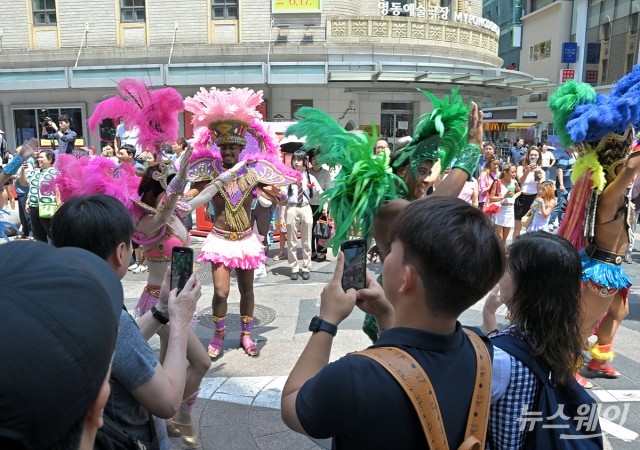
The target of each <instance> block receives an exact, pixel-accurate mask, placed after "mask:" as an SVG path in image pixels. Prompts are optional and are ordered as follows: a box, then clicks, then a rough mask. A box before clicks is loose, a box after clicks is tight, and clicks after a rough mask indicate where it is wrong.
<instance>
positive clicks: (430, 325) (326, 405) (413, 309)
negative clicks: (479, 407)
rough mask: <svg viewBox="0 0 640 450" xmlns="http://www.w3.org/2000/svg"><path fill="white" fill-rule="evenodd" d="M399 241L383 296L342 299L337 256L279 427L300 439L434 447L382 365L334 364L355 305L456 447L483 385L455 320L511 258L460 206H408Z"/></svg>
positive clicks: (358, 294)
mask: <svg viewBox="0 0 640 450" xmlns="http://www.w3.org/2000/svg"><path fill="white" fill-rule="evenodd" d="M474 165H475V164H474ZM445 181H446V180H445ZM392 236H393V237H392V244H391V251H390V253H389V254H388V255H387V256H386V258H385V261H384V264H383V266H382V281H383V286H384V287H381V286H380V285H379V284H378V283H377V282H376V281H375V280H374V279H373V277H371V276H368V277H367V285H366V288H365V289H361V290H358V291H356V290H354V289H348V290H347V291H345V290H344V289H343V286H342V278H343V273H344V270H345V255H344V254H343V253H339V255H338V259H337V263H336V269H335V272H334V274H333V278H332V279H331V281H330V282H329V283H328V284H327V286H325V288H324V289H323V291H322V294H321V296H320V314H319V316H316V317H314V318H313V319H312V321H311V324H310V328H309V330H310V331H311V332H312V334H311V337H310V338H309V342H308V344H307V346H306V347H305V349H304V350H303V352H302V354H301V355H300V358H299V359H298V361H297V363H296V365H295V366H294V368H293V370H292V371H291V373H290V375H289V377H288V379H287V381H286V383H285V385H284V388H283V391H282V400H281V414H282V419H283V421H284V423H285V424H286V425H287V426H288V427H289V428H291V429H292V430H294V431H297V432H298V433H302V434H305V435H308V436H311V437H315V438H320V437H323V438H325V437H329V436H331V437H333V440H334V442H333V444H334V447H335V448H338V449H341V448H397V447H398V436H402V448H407V449H414V448H416V449H417V448H427V441H426V438H425V435H424V432H423V430H422V427H421V426H420V422H419V419H418V415H417V414H416V411H415V409H414V406H413V404H412V403H411V401H410V400H409V398H408V397H407V396H406V395H405V394H404V391H403V390H402V388H401V387H400V385H399V384H398V383H397V382H396V380H395V379H394V378H393V377H392V376H391V375H390V374H389V373H388V372H387V371H386V370H385V369H383V368H382V366H380V365H379V364H378V363H377V362H375V361H373V360H370V359H369V358H364V357H362V356H359V355H357V354H348V355H346V356H343V357H342V358H340V359H338V360H337V361H334V362H331V363H330V362H329V358H330V354H331V349H332V346H333V341H334V336H335V335H336V333H338V332H340V331H339V330H338V326H339V325H340V323H341V322H342V321H343V320H345V319H346V318H347V317H348V316H349V315H350V314H351V312H352V311H353V308H354V307H356V306H357V307H358V308H360V309H361V310H362V311H365V312H367V313H369V314H372V315H374V316H375V317H376V319H377V321H378V325H379V327H380V330H381V334H380V338H379V340H378V342H376V344H374V346H375V347H384V346H393V347H400V348H402V349H403V350H405V351H406V352H408V353H409V354H410V355H411V356H413V357H414V358H415V359H416V360H417V362H418V363H419V364H420V366H421V367H422V368H423V369H424V371H425V372H426V374H427V376H428V377H429V379H430V381H431V384H432V385H433V387H434V391H435V396H436V398H437V399H438V402H439V404H440V407H441V413H442V419H443V422H444V425H445V427H444V428H445V432H446V440H447V441H448V443H449V448H458V447H459V446H460V445H461V444H462V441H463V439H464V434H465V427H466V422H467V415H468V411H469V409H470V405H471V400H472V390H473V386H474V384H475V377H476V357H475V355H474V350H473V346H472V344H471V340H470V338H469V337H468V336H467V334H466V333H465V332H464V331H463V329H462V326H461V324H460V322H459V321H458V317H459V315H460V314H462V312H463V311H465V310H466V309H467V308H469V307H471V306H472V305H473V304H474V303H475V302H477V301H478V300H480V299H481V298H482V297H483V296H484V295H485V294H486V293H487V292H488V291H489V290H490V289H491V288H492V287H493V286H494V285H495V284H496V283H497V282H498V280H499V279H500V278H501V276H502V274H503V272H504V267H505V260H504V251H503V249H502V245H501V243H500V241H499V239H498V238H497V236H496V234H495V232H494V230H493V227H492V225H491V223H490V222H489V221H488V220H487V218H486V217H485V215H484V213H483V212H482V211H480V210H479V209H477V208H474V207H473V206H471V205H469V204H467V203H465V202H464V201H462V200H460V199H457V198H448V197H429V198H426V199H423V200H416V201H414V202H411V203H409V204H408V205H407V206H406V208H404V210H403V211H402V212H401V213H400V215H399V216H398V217H397V219H396V221H395V222H394V226H393V231H392ZM462 243H464V244H462ZM460 274H464V276H461V275H460ZM473 332H476V333H477V334H478V335H480V334H481V332H480V331H479V330H478V331H475V330H474V331H473ZM445 404H446V405H452V406H451V408H447V409H445V408H444V405H445ZM481 448H484V443H482V444H481Z"/></svg>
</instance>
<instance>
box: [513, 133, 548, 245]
mask: <svg viewBox="0 0 640 450" xmlns="http://www.w3.org/2000/svg"><path fill="white" fill-rule="evenodd" d="M516 179H517V181H518V183H519V186H520V192H521V194H520V195H519V196H518V198H517V200H516V202H515V204H514V210H513V216H514V222H513V227H514V229H513V239H515V238H517V237H518V236H520V232H521V231H522V218H523V217H524V215H525V214H526V213H527V212H529V209H530V208H531V204H532V203H533V201H534V200H535V198H536V196H537V195H538V186H539V185H540V183H543V182H544V181H545V179H546V175H545V172H544V170H542V167H541V166H540V151H539V150H538V147H536V146H535V145H534V146H531V148H530V149H529V150H527V153H526V154H525V157H524V162H523V164H522V165H521V166H518V169H517V171H516Z"/></svg>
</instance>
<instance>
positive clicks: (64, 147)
mask: <svg viewBox="0 0 640 450" xmlns="http://www.w3.org/2000/svg"><path fill="white" fill-rule="evenodd" d="M58 123H59V124H60V128H58V126H57V125H56V123H55V122H54V121H53V120H52V121H51V122H49V123H45V124H44V125H43V126H42V134H43V135H46V136H47V139H56V140H57V141H58V146H59V147H58V154H62V153H73V149H74V147H75V143H76V137H77V134H76V132H75V131H73V130H72V129H70V128H69V127H70V126H71V118H70V117H69V116H68V115H67V114H62V115H61V116H60V117H59V118H58ZM47 128H53V130H54V131H55V133H47Z"/></svg>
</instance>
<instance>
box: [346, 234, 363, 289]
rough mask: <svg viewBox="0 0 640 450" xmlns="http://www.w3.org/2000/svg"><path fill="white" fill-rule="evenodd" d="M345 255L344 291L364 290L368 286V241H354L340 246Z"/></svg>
mask: <svg viewBox="0 0 640 450" xmlns="http://www.w3.org/2000/svg"><path fill="white" fill-rule="evenodd" d="M340 250H342V253H344V270H343V272H342V289H344V290H345V291H346V290H347V289H355V290H359V289H364V288H365V287H366V284H367V241H366V240H364V239H352V240H350V241H344V242H343V243H342V245H341V246H340Z"/></svg>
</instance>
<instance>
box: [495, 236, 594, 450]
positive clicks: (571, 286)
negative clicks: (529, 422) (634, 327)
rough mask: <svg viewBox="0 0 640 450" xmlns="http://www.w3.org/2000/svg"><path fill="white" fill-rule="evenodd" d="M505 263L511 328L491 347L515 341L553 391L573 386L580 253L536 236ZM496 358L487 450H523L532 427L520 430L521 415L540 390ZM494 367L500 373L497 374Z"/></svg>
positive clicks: (530, 377) (503, 289) (519, 368)
mask: <svg viewBox="0 0 640 450" xmlns="http://www.w3.org/2000/svg"><path fill="white" fill-rule="evenodd" d="M508 258H509V261H508V266H507V271H506V272H505V274H504V276H503V277H502V279H501V280H500V283H499V284H500V296H501V297H502V301H503V302H504V303H505V304H506V305H507V307H508V309H509V313H510V315H511V323H512V325H511V326H510V327H509V328H507V329H506V330H505V331H503V332H502V333H499V334H498V335H497V336H495V337H494V339H495V341H494V346H498V347H499V345H500V344H499V342H500V336H504V335H511V336H516V337H517V338H519V339H521V340H522V341H524V342H525V343H526V344H527V345H528V346H529V347H530V350H531V355H533V356H534V357H539V358H540V359H541V360H543V361H544V363H546V365H548V366H549V369H550V372H551V377H552V381H553V383H554V385H555V386H568V385H569V384H570V383H574V384H575V379H574V373H575V370H576V367H579V364H581V363H582V347H583V346H582V338H581V336H580V324H581V320H582V313H581V310H580V280H581V277H582V265H581V262H580V256H579V255H578V252H577V251H576V250H575V249H574V248H573V246H572V245H571V244H570V243H569V241H567V240H566V239H564V238H562V237H559V236H556V235H552V234H549V233H545V232H543V231H536V232H533V233H527V234H525V235H522V236H520V237H519V238H518V239H516V240H515V241H514V243H513V244H512V245H511V247H509V257H508ZM496 350H497V349H496ZM499 353H502V354H504V353H503V351H498V352H494V371H495V372H496V374H501V375H502V376H500V377H497V376H496V380H494V386H493V391H494V392H493V394H492V397H493V401H492V406H491V414H490V420H489V431H488V444H489V448H510V449H511V448H515V449H518V448H523V445H524V442H525V440H526V438H527V431H528V430H529V429H530V428H529V427H522V426H521V424H522V421H523V420H526V418H523V417H522V416H523V415H524V416H526V412H527V409H528V410H529V411H536V409H535V408H536V404H537V396H538V391H539V389H540V388H541V385H540V382H539V381H538V379H537V378H536V375H535V374H534V373H533V372H532V371H531V370H530V369H529V368H528V367H527V366H526V365H525V364H523V363H522V362H521V361H520V360H518V359H517V358H515V357H514V356H512V355H509V354H508V353H507V355H509V358H504V357H501V356H500V354H499ZM496 363H498V364H499V367H500V368H501V369H502V370H495V369H496ZM576 388H577V386H576ZM526 405H529V406H528V408H527V406H526ZM523 408H524V409H523ZM532 414H533V413H532ZM529 417H531V416H529ZM514 439H515V440H514ZM507 443H508V444H512V445H507Z"/></svg>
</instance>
